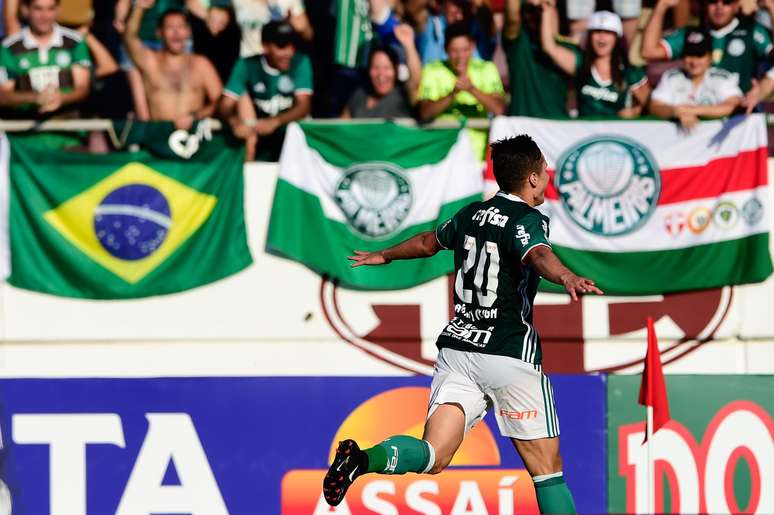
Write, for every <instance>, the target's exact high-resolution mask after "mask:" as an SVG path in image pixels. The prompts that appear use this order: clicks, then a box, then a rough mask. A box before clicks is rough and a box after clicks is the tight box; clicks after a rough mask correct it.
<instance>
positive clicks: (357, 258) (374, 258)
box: [347, 250, 390, 268]
mask: <svg viewBox="0 0 774 515" xmlns="http://www.w3.org/2000/svg"><path fill="white" fill-rule="evenodd" d="M347 259H349V260H350V261H352V262H353V263H352V268H355V267H358V266H363V265H386V264H387V263H389V262H390V260H389V259H387V258H386V257H384V252H382V251H381V250H380V251H378V252H365V251H363V250H356V251H355V255H354V256H347Z"/></svg>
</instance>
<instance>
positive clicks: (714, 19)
mask: <svg viewBox="0 0 774 515" xmlns="http://www.w3.org/2000/svg"><path fill="white" fill-rule="evenodd" d="M726 2H728V3H726ZM738 11H739V2H737V1H736V0H707V20H709V24H710V25H711V26H712V28H714V29H720V28H722V27H725V26H726V25H728V24H729V23H731V20H733V19H734V16H736V13H737V12H738Z"/></svg>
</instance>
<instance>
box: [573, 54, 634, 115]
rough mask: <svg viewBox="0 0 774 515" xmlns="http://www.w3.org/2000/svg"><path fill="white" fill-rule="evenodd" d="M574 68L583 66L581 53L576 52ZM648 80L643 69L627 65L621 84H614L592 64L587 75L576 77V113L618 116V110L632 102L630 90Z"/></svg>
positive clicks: (577, 68) (578, 68)
mask: <svg viewBox="0 0 774 515" xmlns="http://www.w3.org/2000/svg"><path fill="white" fill-rule="evenodd" d="M575 56H576V66H575V69H576V70H578V71H580V70H581V69H582V68H583V55H582V54H581V53H580V52H576V54H575ZM647 82H648V77H647V76H646V75H645V70H644V69H642V68H640V67H639V66H629V67H628V68H626V70H624V73H623V84H621V85H617V84H614V83H613V81H611V80H607V81H606V80H603V79H602V78H601V77H600V76H599V75H598V74H597V71H596V69H595V68H594V67H593V66H592V67H591V73H590V74H589V77H588V78H586V79H585V80H584V79H581V78H580V77H579V76H577V77H576V81H575V90H576V91H577V94H578V114H580V116H618V111H620V110H621V109H624V108H626V107H631V106H632V104H633V100H632V91H634V90H635V89H637V88H639V87H640V86H642V85H644V84H645V83H647Z"/></svg>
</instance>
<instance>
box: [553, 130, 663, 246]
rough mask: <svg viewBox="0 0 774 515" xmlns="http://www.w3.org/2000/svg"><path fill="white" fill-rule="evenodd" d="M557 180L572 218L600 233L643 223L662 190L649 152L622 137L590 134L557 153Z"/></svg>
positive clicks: (621, 231)
mask: <svg viewBox="0 0 774 515" xmlns="http://www.w3.org/2000/svg"><path fill="white" fill-rule="evenodd" d="M555 183H556V188H557V190H558V191H559V194H560V197H561V201H562V206H564V209H565V211H567V214H569V215H570V218H571V219H572V220H573V221H574V222H575V223H577V224H578V225H580V226H581V227H582V228H584V229H585V230H587V231H589V232H592V233H594V234H599V235H602V236H619V235H622V234H627V233H630V232H632V231H635V230H637V229H638V228H639V227H641V226H642V225H643V224H644V223H645V222H646V221H647V220H648V218H650V216H651V215H652V214H653V211H654V210H655V208H656V203H657V201H658V197H659V193H660V191H661V178H660V175H659V170H658V167H657V166H656V162H655V159H653V157H652V156H651V154H650V152H649V151H648V150H647V149H646V148H644V147H643V146H642V145H640V144H639V143H637V142H635V141H633V140H630V139H628V138H623V137H620V136H594V137H592V138H589V139H586V140H583V141H581V142H579V143H578V144H576V145H574V146H573V147H571V148H570V149H569V150H567V151H566V152H565V153H564V154H563V155H562V156H561V157H560V158H559V161H558V165H557V168H556V178H555Z"/></svg>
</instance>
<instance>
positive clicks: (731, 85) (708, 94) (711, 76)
mask: <svg viewBox="0 0 774 515" xmlns="http://www.w3.org/2000/svg"><path fill="white" fill-rule="evenodd" d="M741 96H742V90H741V89H739V79H738V77H737V75H736V74H735V73H731V72H727V71H726V70H722V69H720V68H715V67H714V66H713V67H711V68H710V69H708V70H707V71H706V72H705V73H704V78H703V79H702V81H701V83H699V85H698V86H696V87H694V85H693V83H692V82H691V79H690V78H689V77H688V75H686V73H685V71H683V69H682V68H675V69H672V70H668V71H667V72H665V73H664V75H662V76H661V81H659V83H658V87H656V89H655V90H654V91H653V97H652V98H653V100H658V101H659V102H663V103H664V104H667V105H715V104H719V103H721V102H723V101H725V100H728V99H729V98H733V97H741Z"/></svg>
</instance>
